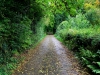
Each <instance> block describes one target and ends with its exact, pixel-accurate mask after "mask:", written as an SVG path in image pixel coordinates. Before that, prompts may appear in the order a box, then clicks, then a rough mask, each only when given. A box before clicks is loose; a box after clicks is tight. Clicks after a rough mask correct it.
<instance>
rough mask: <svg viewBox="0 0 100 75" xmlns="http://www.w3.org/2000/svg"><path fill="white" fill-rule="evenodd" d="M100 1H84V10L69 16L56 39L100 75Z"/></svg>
mask: <svg viewBox="0 0 100 75" xmlns="http://www.w3.org/2000/svg"><path fill="white" fill-rule="evenodd" d="M99 7H100V1H99V0H84V7H83V8H82V9H83V10H82V11H81V12H79V13H77V14H76V15H75V17H73V16H71V15H69V16H68V17H67V18H66V20H65V21H63V22H61V23H60V24H59V26H58V28H57V32H56V37H57V38H58V39H59V40H61V41H62V42H64V43H65V44H66V45H67V47H68V48H69V49H70V50H73V51H74V52H75V54H76V55H77V56H78V58H79V59H80V60H81V62H82V64H83V65H84V66H86V67H88V68H89V69H90V70H91V71H92V72H93V73H94V75H95V74H100V61H99V59H100V9H99Z"/></svg>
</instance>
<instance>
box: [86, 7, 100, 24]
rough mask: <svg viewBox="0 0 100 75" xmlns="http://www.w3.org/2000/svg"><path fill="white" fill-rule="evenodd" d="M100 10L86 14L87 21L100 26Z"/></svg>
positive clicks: (93, 10) (89, 11) (91, 10)
mask: <svg viewBox="0 0 100 75" xmlns="http://www.w3.org/2000/svg"><path fill="white" fill-rule="evenodd" d="M99 14H100V9H96V8H95V9H90V10H88V11H87V13H86V17H87V19H88V20H89V21H90V23H91V24H92V25H96V24H99V25H100V15H99Z"/></svg>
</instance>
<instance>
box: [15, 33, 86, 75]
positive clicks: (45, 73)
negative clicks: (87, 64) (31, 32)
mask: <svg viewBox="0 0 100 75" xmlns="http://www.w3.org/2000/svg"><path fill="white" fill-rule="evenodd" d="M14 75H88V74H86V73H84V72H83V71H82V70H80V68H79V66H78V61H77V60H76V59H75V58H74V56H73V55H72V53H71V52H70V51H69V50H67V49H66V48H65V47H64V46H63V45H62V44H61V43H60V42H59V41H58V40H57V39H56V38H55V37H54V36H53V35H48V36H46V37H45V39H44V40H43V41H42V42H41V43H40V45H39V47H38V48H37V52H36V53H35V54H33V56H32V58H31V59H30V60H29V62H28V63H26V65H25V67H24V68H23V69H22V70H21V71H17V72H16V73H15V74H14Z"/></svg>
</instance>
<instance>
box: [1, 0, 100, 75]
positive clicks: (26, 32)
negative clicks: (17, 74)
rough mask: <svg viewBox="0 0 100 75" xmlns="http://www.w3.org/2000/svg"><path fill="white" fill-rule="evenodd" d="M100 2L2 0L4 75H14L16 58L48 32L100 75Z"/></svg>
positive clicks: (87, 0)
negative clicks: (12, 74)
mask: <svg viewBox="0 0 100 75" xmlns="http://www.w3.org/2000/svg"><path fill="white" fill-rule="evenodd" d="M99 7H100V1H99V0H76V1H75V0H8V1H7V0H0V75H10V74H11V73H12V70H13V69H15V68H16V66H15V65H16V64H18V62H19V61H20V60H17V59H16V56H19V55H20V53H23V52H25V51H26V50H28V49H29V48H31V47H32V46H34V45H35V44H36V43H37V42H39V41H40V40H41V39H42V38H43V37H44V36H45V35H46V33H48V34H53V33H55V36H56V37H57V38H58V39H60V40H61V41H62V42H64V43H65V44H66V45H67V46H68V47H69V49H71V50H73V51H74V52H76V54H77V55H78V56H79V58H80V59H82V62H83V63H84V65H85V66H87V67H88V68H90V69H91V70H92V72H94V73H95V74H100V71H99V70H100V61H99V60H98V59H100V47H99V46H100V39H99V38H100V35H99V33H100V9H99Z"/></svg>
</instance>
